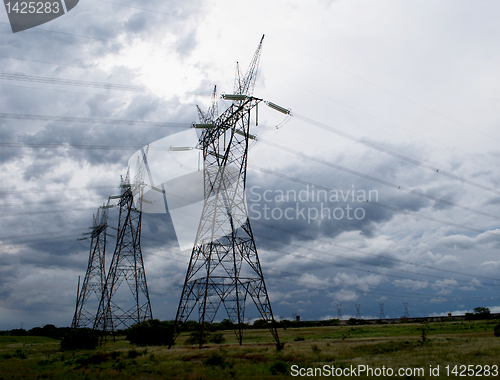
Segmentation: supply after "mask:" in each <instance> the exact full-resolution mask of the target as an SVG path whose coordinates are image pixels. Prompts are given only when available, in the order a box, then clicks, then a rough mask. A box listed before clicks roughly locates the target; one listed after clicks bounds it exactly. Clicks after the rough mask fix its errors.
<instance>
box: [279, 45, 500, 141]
mask: <svg viewBox="0 0 500 380" xmlns="http://www.w3.org/2000/svg"><path fill="white" fill-rule="evenodd" d="M270 38H272V39H273V40H275V41H277V42H279V43H281V44H283V45H285V46H288V47H289V48H291V49H293V50H296V51H298V52H299V53H301V54H304V55H307V56H309V57H311V58H313V59H316V60H317V61H319V62H322V63H324V64H326V65H328V66H330V67H333V68H334V69H336V70H339V71H342V72H343V73H346V74H348V75H350V76H352V77H354V78H356V79H358V80H360V81H363V82H365V83H368V84H369V85H371V86H374V87H376V88H379V89H381V90H383V91H385V92H387V93H389V94H392V95H394V96H397V97H398V98H400V99H403V100H405V101H407V102H409V103H411V104H414V105H416V106H418V107H421V108H423V109H425V110H427V111H430V112H432V113H434V114H436V115H438V116H441V117H443V118H445V119H447V120H449V121H452V122H454V123H456V124H458V125H461V126H463V127H465V128H468V129H470V130H473V131H474V132H477V133H480V134H482V135H484V136H486V137H488V138H491V139H494V140H497V141H500V139H497V138H495V137H493V136H491V135H488V134H487V133H484V132H482V131H480V130H478V129H476V128H473V127H471V126H469V125H467V124H464V123H462V122H460V121H458V120H455V119H453V118H451V117H449V116H446V115H444V114H442V113H441V112H438V111H435V110H433V109H432V108H429V107H427V106H424V105H422V104H420V103H417V102H415V101H413V100H411V99H408V98H406V97H405V96H403V95H400V94H398V93H396V92H394V91H391V90H389V89H387V88H385V87H383V86H381V85H378V84H376V83H373V82H371V81H369V80H367V79H365V78H362V77H360V76H358V75H356V74H354V73H351V72H349V71H347V70H344V69H342V68H340V67H338V66H335V65H332V64H331V63H329V62H326V61H324V60H322V59H320V58H317V57H315V56H313V55H311V54H309V53H305V52H303V51H301V50H299V49H297V48H296V47H293V46H290V45H288V44H285V43H283V42H281V41H279V40H277V39H276V38H273V37H270ZM336 103H339V102H336ZM340 104H342V103H340ZM347 107H349V108H352V107H350V106H347ZM352 109H354V108H352ZM356 111H359V110H356ZM359 112H362V113H365V112H364V111H359ZM365 114H367V113H365ZM367 115H369V114H367ZM369 116H373V115H369ZM373 117H375V116H373ZM390 124H392V123H390ZM393 125H395V124H393Z"/></svg>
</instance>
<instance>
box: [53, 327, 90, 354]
mask: <svg viewBox="0 0 500 380" xmlns="http://www.w3.org/2000/svg"><path fill="white" fill-rule="evenodd" d="M98 343H99V338H98V334H97V332H96V331H94V330H92V329H87V328H84V329H72V330H70V331H69V332H68V333H67V334H66V335H65V336H64V338H63V339H62V340H61V350H94V349H95V348H96V347H97V344H98Z"/></svg>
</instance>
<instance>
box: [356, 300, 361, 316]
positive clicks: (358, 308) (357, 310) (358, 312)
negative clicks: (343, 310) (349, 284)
mask: <svg viewBox="0 0 500 380" xmlns="http://www.w3.org/2000/svg"><path fill="white" fill-rule="evenodd" d="M355 306H356V319H361V311H360V310H361V304H359V303H357V304H355Z"/></svg>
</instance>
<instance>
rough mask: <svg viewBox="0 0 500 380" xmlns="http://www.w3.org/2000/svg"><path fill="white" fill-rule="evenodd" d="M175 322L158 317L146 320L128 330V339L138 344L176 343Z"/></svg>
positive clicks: (170, 344) (166, 344)
mask: <svg viewBox="0 0 500 380" xmlns="http://www.w3.org/2000/svg"><path fill="white" fill-rule="evenodd" d="M173 327H174V326H173V323H172V322H167V321H165V322H160V321H159V320H158V319H153V320H150V321H144V322H141V323H137V324H135V325H133V326H131V327H130V328H129V329H127V331H126V339H127V340H128V341H129V342H130V343H131V344H135V345H137V346H169V347H171V346H172V345H173V344H174V340H173V332H174V328H173Z"/></svg>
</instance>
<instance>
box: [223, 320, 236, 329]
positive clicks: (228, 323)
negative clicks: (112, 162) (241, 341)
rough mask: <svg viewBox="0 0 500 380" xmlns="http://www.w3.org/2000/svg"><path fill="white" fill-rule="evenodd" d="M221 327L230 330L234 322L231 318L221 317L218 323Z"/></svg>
mask: <svg viewBox="0 0 500 380" xmlns="http://www.w3.org/2000/svg"><path fill="white" fill-rule="evenodd" d="M220 325H221V327H222V328H223V329H224V330H230V329H232V328H233V327H234V324H233V322H231V320H229V319H227V318H226V319H223V320H222V321H221V323H220Z"/></svg>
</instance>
